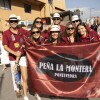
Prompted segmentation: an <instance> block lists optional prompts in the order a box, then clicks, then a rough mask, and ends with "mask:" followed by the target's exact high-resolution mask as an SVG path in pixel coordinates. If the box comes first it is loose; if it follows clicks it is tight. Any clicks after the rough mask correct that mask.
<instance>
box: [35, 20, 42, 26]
mask: <svg viewBox="0 0 100 100" xmlns="http://www.w3.org/2000/svg"><path fill="white" fill-rule="evenodd" d="M35 26H36V27H37V28H40V27H41V26H42V20H41V19H37V20H36V21H35Z"/></svg>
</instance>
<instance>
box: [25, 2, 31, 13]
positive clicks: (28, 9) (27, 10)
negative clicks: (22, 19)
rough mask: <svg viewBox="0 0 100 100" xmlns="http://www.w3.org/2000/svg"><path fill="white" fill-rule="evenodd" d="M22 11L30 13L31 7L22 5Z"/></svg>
mask: <svg viewBox="0 0 100 100" xmlns="http://www.w3.org/2000/svg"><path fill="white" fill-rule="evenodd" d="M24 9H25V12H26V13H31V5H28V4H24Z"/></svg>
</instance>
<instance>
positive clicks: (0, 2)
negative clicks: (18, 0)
mask: <svg viewBox="0 0 100 100" xmlns="http://www.w3.org/2000/svg"><path fill="white" fill-rule="evenodd" d="M0 8H3V9H11V3H10V0H0Z"/></svg>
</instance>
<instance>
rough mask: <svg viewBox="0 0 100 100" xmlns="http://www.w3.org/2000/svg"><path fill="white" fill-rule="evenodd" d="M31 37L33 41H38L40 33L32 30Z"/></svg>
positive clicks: (35, 29)
mask: <svg viewBox="0 0 100 100" xmlns="http://www.w3.org/2000/svg"><path fill="white" fill-rule="evenodd" d="M32 37H33V38H34V39H39V38H40V31H39V30H38V29H37V28H34V29H33V30H32Z"/></svg>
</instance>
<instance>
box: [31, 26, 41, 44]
mask: <svg viewBox="0 0 100 100" xmlns="http://www.w3.org/2000/svg"><path fill="white" fill-rule="evenodd" d="M35 28H36V29H37V30H39V29H38V28H37V27H32V28H31V31H30V32H31V33H30V39H31V40H32V41H35V38H34V37H33V36H32V35H33V34H32V30H33V29H35ZM39 31H40V30H39ZM40 35H41V33H40ZM38 44H41V37H39V38H38Z"/></svg>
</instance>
